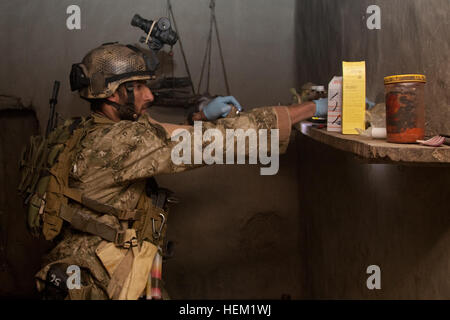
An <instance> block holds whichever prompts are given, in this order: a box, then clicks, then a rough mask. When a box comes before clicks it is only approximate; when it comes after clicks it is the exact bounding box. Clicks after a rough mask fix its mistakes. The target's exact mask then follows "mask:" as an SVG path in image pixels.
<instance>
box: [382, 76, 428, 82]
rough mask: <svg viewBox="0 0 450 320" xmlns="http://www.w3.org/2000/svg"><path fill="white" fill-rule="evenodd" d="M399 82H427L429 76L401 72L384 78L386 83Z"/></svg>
mask: <svg viewBox="0 0 450 320" xmlns="http://www.w3.org/2000/svg"><path fill="white" fill-rule="evenodd" d="M399 82H423V83H425V82H427V77H426V76H424V75H423V74H399V75H396V76H389V77H385V78H384V84H392V83H399Z"/></svg>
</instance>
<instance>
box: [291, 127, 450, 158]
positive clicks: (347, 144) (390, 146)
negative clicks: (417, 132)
mask: <svg viewBox="0 0 450 320" xmlns="http://www.w3.org/2000/svg"><path fill="white" fill-rule="evenodd" d="M295 127H296V129H297V130H299V131H300V132H302V133H303V134H305V135H307V136H308V137H311V138H313V139H314V140H316V141H318V142H321V143H324V144H327V145H329V146H332V147H334V148H337V149H339V150H342V151H347V152H351V153H353V154H355V155H358V156H361V157H362V158H364V159H366V160H368V161H371V162H376V161H379V162H382V161H385V162H389V161H390V162H394V163H399V162H406V163H420V164H426V163H430V164H446V165H450V147H449V146H447V145H443V146H440V147H435V148H434V147H426V146H421V145H419V144H398V143H389V142H387V141H386V140H384V139H383V140H381V139H372V138H368V137H361V136H358V135H343V134H341V133H337V132H329V131H326V129H315V128H312V127H311V126H307V125H304V126H300V125H296V126H295Z"/></svg>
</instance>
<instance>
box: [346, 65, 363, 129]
mask: <svg viewBox="0 0 450 320" xmlns="http://www.w3.org/2000/svg"><path fill="white" fill-rule="evenodd" d="M342 75H343V80H342V87H343V90H342V133H343V134H358V131H356V129H357V128H358V129H361V130H363V131H364V130H366V122H365V116H366V62H365V61H361V62H345V61H344V62H342Z"/></svg>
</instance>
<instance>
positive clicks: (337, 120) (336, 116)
mask: <svg viewBox="0 0 450 320" xmlns="http://www.w3.org/2000/svg"><path fill="white" fill-rule="evenodd" d="M327 122H328V123H327V131H333V132H342V77H333V79H331V81H330V83H329V84H328V121H327Z"/></svg>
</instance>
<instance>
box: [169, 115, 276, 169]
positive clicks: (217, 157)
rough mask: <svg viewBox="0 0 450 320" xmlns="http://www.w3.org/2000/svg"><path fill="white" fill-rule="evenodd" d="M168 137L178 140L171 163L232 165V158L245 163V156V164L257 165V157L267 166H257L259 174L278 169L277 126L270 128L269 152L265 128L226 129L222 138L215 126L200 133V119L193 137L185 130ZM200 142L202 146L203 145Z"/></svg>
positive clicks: (177, 130)
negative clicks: (246, 162) (259, 167)
mask: <svg viewBox="0 0 450 320" xmlns="http://www.w3.org/2000/svg"><path fill="white" fill-rule="evenodd" d="M171 140H172V141H174V142H178V144H177V145H176V146H175V147H174V148H173V149H172V153H171V159H172V162H173V163H174V164H175V165H181V164H188V165H189V164H202V163H203V162H204V163H206V164H208V165H211V164H234V163H235V159H236V160H237V161H236V163H237V164H245V161H246V158H248V163H249V164H257V163H258V160H259V163H260V164H262V165H270V166H269V167H263V168H261V169H260V173H261V175H275V174H277V172H278V169H279V157H280V154H279V141H280V140H279V129H270V155H269V153H268V151H269V148H268V142H269V141H268V140H269V132H268V130H267V129H259V130H258V132H257V131H256V130H255V129H247V130H246V131H244V130H243V129H226V137H225V138H224V137H223V134H222V131H220V130H219V129H215V128H212V129H207V130H206V131H205V132H204V133H203V122H202V121H195V122H194V135H193V137H192V134H191V131H189V130H187V129H176V130H175V131H174V132H173V133H172V136H171ZM247 140H248V145H247V144H246V141H247ZM224 142H225V144H224ZM204 145H206V146H205V147H204V148H203V146H204ZM235 145H236V148H235ZM235 149H236V150H235ZM192 151H193V152H194V154H193V156H192ZM224 151H225V161H224Z"/></svg>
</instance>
